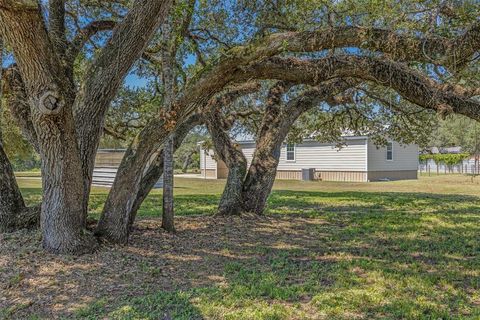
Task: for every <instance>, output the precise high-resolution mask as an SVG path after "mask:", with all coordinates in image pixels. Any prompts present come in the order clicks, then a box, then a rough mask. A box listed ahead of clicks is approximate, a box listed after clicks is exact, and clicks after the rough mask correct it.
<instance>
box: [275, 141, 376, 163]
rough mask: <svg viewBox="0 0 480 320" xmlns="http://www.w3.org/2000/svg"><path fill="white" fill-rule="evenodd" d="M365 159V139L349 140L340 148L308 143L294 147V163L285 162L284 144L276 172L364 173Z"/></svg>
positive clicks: (313, 142) (328, 144)
mask: <svg viewBox="0 0 480 320" xmlns="http://www.w3.org/2000/svg"><path fill="white" fill-rule="evenodd" d="M366 159H367V145H366V139H365V138H359V139H349V140H347V145H345V146H343V147H342V148H337V147H335V145H333V144H330V143H320V142H316V141H308V142H304V143H302V144H297V145H295V161H287V158H286V144H285V145H283V147H282V150H281V153H280V162H279V165H278V170H302V169H306V168H315V170H316V171H366V170H367V160H366Z"/></svg>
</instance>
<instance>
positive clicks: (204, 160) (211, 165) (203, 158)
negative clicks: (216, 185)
mask: <svg viewBox="0 0 480 320" xmlns="http://www.w3.org/2000/svg"><path fill="white" fill-rule="evenodd" d="M205 153H206V154H205ZM213 154H214V153H213V150H208V151H207V152H205V150H203V149H200V169H202V170H203V169H207V170H212V169H213V170H216V169H217V161H215V160H214V159H213V158H212V157H213Z"/></svg>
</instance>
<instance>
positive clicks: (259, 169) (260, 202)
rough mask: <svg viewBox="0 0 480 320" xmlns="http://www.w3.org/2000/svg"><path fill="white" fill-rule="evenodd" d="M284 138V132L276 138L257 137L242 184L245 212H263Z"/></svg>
mask: <svg viewBox="0 0 480 320" xmlns="http://www.w3.org/2000/svg"><path fill="white" fill-rule="evenodd" d="M275 131H276V130H275ZM287 133H288V131H287ZM285 138H286V134H285V135H281V136H278V139H269V138H267V137H259V139H258V140H257V147H256V149H255V152H254V155H253V159H252V163H251V164H250V168H249V169H248V173H247V177H246V178H245V182H244V184H243V193H242V198H243V200H244V201H243V205H244V209H245V211H246V212H252V213H256V214H262V213H263V211H264V209H265V205H266V203H267V199H268V196H269V195H270V193H271V192H272V187H273V183H274V182H275V176H276V175H277V167H278V161H279V159H280V150H281V147H282V141H283V140H284V139H285Z"/></svg>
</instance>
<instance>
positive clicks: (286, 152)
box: [285, 143, 297, 162]
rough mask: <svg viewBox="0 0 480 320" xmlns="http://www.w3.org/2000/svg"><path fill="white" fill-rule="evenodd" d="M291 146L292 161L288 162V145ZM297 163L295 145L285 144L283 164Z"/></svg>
mask: <svg viewBox="0 0 480 320" xmlns="http://www.w3.org/2000/svg"><path fill="white" fill-rule="evenodd" d="M289 144H293V160H288V145H289ZM296 161H297V144H296V143H287V144H285V162H296Z"/></svg>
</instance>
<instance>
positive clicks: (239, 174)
mask: <svg viewBox="0 0 480 320" xmlns="http://www.w3.org/2000/svg"><path fill="white" fill-rule="evenodd" d="M205 119H206V120H205V122H206V124H207V128H208V131H209V132H210V136H211V137H212V140H213V145H214V148H215V151H216V154H217V155H218V156H219V157H220V159H221V160H223V161H224V162H225V164H226V165H227V167H228V169H229V171H228V176H227V184H226V186H225V189H224V190H223V193H222V197H221V199H220V204H219V205H218V214H221V215H225V214H229V215H233V214H240V213H241V212H242V211H243V203H242V185H243V179H244V178H245V174H246V173H247V159H246V158H245V156H244V154H243V152H242V150H241V149H240V147H239V146H238V144H235V143H234V142H233V141H232V140H231V139H230V136H229V134H228V130H229V129H230V127H231V124H232V123H225V122H228V121H225V119H222V117H221V113H220V112H219V111H218V110H213V111H211V112H209V113H208V114H207V115H205Z"/></svg>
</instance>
